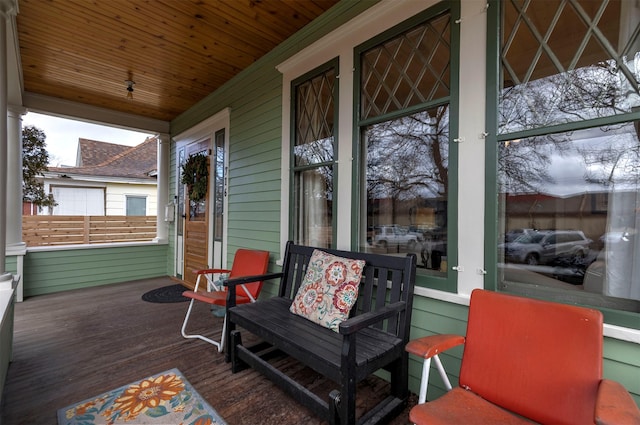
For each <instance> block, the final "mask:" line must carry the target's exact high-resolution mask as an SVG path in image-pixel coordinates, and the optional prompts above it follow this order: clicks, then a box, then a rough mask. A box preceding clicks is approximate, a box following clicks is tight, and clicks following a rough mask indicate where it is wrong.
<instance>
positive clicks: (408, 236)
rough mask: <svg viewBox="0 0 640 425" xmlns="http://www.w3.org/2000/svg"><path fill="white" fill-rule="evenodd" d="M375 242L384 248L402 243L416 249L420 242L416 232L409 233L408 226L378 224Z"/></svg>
mask: <svg viewBox="0 0 640 425" xmlns="http://www.w3.org/2000/svg"><path fill="white" fill-rule="evenodd" d="M373 243H374V244H375V245H378V246H381V247H383V248H386V247H388V246H391V245H400V246H407V247H408V248H409V249H414V248H415V246H416V244H417V243H418V238H417V237H416V235H415V234H413V233H409V232H408V231H407V229H406V228H403V227H400V226H396V225H389V226H378V227H376V228H375V235H374V236H373Z"/></svg>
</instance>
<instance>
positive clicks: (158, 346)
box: [0, 277, 415, 425]
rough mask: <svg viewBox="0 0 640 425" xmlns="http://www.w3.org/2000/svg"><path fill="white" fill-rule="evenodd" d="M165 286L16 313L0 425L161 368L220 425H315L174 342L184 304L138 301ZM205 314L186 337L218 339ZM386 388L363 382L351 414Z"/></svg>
mask: <svg viewBox="0 0 640 425" xmlns="http://www.w3.org/2000/svg"><path fill="white" fill-rule="evenodd" d="M174 283H176V282H175V281H174V280H171V279H170V278H168V277H163V278H155V279H144V280H137V281H132V282H126V283H122V284H116V285H107V286H101V287H96V288H89V289H80V290H74V291H67V292H61V293H57V294H49V295H41V296H37V297H31V298H27V299H26V300H25V301H24V302H22V303H18V304H16V313H15V331H14V345H13V361H12V363H11V364H10V366H9V371H8V375H7V381H6V385H5V388H4V393H3V397H2V398H3V400H2V405H1V406H0V407H1V413H0V424H5V425H14V424H16V425H17V424H30V425H36V424H46V425H53V424H56V412H57V410H58V409H59V408H62V407H66V406H68V405H70V404H72V403H75V402H78V401H81V400H84V399H86V398H89V397H92V396H94V395H98V394H100V393H102V392H104V391H108V390H111V389H113V388H117V387H119V386H122V385H125V384H128V383H130V382H132V381H135V380H137V379H140V378H144V377H146V376H149V375H153V374H155V373H159V372H162V371H165V370H168V369H171V368H178V369H179V370H180V371H181V372H182V373H183V375H184V376H185V377H186V378H187V379H188V380H189V382H190V383H191V384H192V385H193V387H194V388H195V389H196V390H197V391H198V392H199V393H200V394H201V395H202V396H203V397H204V398H205V399H206V400H207V401H208V402H209V404H211V406H213V408H214V409H216V411H217V412H218V413H219V414H220V415H221V416H222V417H223V418H224V419H225V420H226V421H227V423H228V424H229V425H235V424H238V425H240V424H247V425H258V424H264V425H270V424H274V425H276V424H277V425H288V424H291V425H293V424H296V425H299V424H323V423H324V422H322V421H321V420H320V419H318V418H317V417H316V416H315V415H313V413H311V411H309V410H308V409H306V408H304V407H302V406H301V405H299V404H298V403H296V402H295V401H294V400H293V399H292V398H291V397H289V396H288V395H286V394H285V393H284V392H282V391H281V390H280V389H279V388H278V387H276V386H275V385H273V384H272V383H271V382H270V381H269V380H268V379H266V378H265V377H264V376H262V375H260V374H259V373H257V372H255V371H254V370H252V369H248V370H245V371H242V372H240V373H237V374H232V373H231V367H230V364H228V363H225V362H224V356H223V355H222V354H220V353H218V352H217V350H216V348H215V347H214V346H212V345H210V344H207V343H205V342H203V341H200V340H193V339H191V340H187V339H184V338H182V336H181V335H180V326H181V325H182V321H183V319H184V314H185V312H186V309H187V303H186V302H184V303H172V304H154V303H149V302H145V301H143V300H142V299H141V296H142V294H143V293H145V292H147V291H149V290H151V289H154V288H159V287H162V286H166V285H171V284H174ZM207 307H208V306H206V305H204V304H203V303H196V305H195V306H194V312H193V313H192V320H191V321H190V325H192V326H190V327H189V331H192V332H194V333H208V334H213V335H215V336H216V337H219V334H220V331H221V329H222V319H221V318H215V317H214V316H213V315H212V314H210V313H209V311H208V309H207ZM194 318H202V320H199V321H198V320H193V319H194ZM274 361H275V362H277V363H278V364H279V367H281V369H282V370H287V372H288V373H293V374H295V375H296V376H297V377H298V379H299V380H301V381H302V382H305V383H306V385H307V386H308V387H309V388H312V389H313V391H318V394H325V395H326V392H325V391H326V390H327V389H328V388H329V386H328V385H327V384H328V383H327V382H326V381H325V380H324V379H323V378H321V377H320V376H319V375H317V374H316V373H315V372H313V371H311V370H309V369H307V368H304V367H302V366H301V365H299V364H298V363H296V362H295V361H292V360H290V359H287V358H281V359H275V360H274ZM386 386H387V383H386V382H385V381H383V380H381V379H377V378H370V379H367V380H366V381H364V382H363V383H362V385H361V386H360V387H359V390H358V391H359V393H358V401H357V404H358V406H359V407H360V409H359V411H362V410H363V408H364V407H365V406H369V405H373V404H375V403H377V401H378V400H380V398H381V397H383V396H384V395H385V392H384V391H383V390H384V389H385V388H386ZM413 404H415V396H412V397H411V399H410V402H409V406H412V405H413ZM408 412H409V407H408V408H407V409H405V411H404V412H403V413H402V414H401V415H399V416H398V417H397V418H396V419H395V420H394V421H393V422H392V425H400V424H407V423H409V419H408Z"/></svg>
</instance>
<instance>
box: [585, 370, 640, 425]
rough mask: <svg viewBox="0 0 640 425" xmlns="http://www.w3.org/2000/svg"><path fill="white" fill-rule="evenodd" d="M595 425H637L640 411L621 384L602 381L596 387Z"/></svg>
mask: <svg viewBox="0 0 640 425" xmlns="http://www.w3.org/2000/svg"><path fill="white" fill-rule="evenodd" d="M595 419H596V424H598V425H609V424H639V423H640V409H638V405H637V404H636V403H635V401H634V400H633V398H632V397H631V395H630V394H629V392H628V391H627V390H626V388H625V387H624V386H622V384H620V383H618V382H615V381H612V380H610V379H603V380H602V381H600V385H599V386H598V395H597V399H596V412H595Z"/></svg>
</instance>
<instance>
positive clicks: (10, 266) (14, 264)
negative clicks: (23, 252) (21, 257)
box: [4, 255, 18, 273]
mask: <svg viewBox="0 0 640 425" xmlns="http://www.w3.org/2000/svg"><path fill="white" fill-rule="evenodd" d="M4 269H5V271H7V272H8V273H15V272H16V270H18V257H16V256H15V255H14V256H12V257H5V262H4Z"/></svg>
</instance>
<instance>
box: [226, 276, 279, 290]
mask: <svg viewBox="0 0 640 425" xmlns="http://www.w3.org/2000/svg"><path fill="white" fill-rule="evenodd" d="M279 277H282V273H268V274H259V275H255V276H241V277H234V278H233V279H225V280H223V281H222V285H224V286H228V287H229V288H231V287H235V286H238V285H244V284H246V283H253V282H258V281H260V280H269V279H276V278H279Z"/></svg>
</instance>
